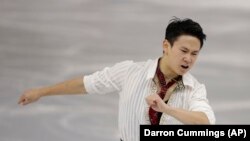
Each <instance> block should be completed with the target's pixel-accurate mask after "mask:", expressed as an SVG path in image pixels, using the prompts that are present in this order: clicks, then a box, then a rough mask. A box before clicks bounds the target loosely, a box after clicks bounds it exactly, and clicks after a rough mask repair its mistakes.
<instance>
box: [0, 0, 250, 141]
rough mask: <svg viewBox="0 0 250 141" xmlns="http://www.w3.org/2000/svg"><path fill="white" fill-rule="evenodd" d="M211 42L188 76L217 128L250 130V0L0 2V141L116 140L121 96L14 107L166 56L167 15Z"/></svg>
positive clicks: (52, 100) (58, 99) (52, 99)
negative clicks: (28, 97)
mask: <svg viewBox="0 0 250 141" xmlns="http://www.w3.org/2000/svg"><path fill="white" fill-rule="evenodd" d="M173 16H176V17H179V18H192V19H193V20H195V21H197V22H199V23H200V24H201V26H202V27H203V29H204V32H205V33H206V34H207V40H206V41H205V44H204V47H203V49H202V51H201V53H200V55H199V59H198V62H197V63H196V65H195V66H194V68H193V70H192V73H193V75H194V76H196V77H197V78H198V80H199V81H200V82H202V83H205V84H206V87H207V93H208V98H209V100H210V103H211V105H212V107H213V108H214V111H215V114H216V118H217V124H250V120H249V119H250V97H249V90H248V88H249V87H250V83H249V78H250V74H249V72H250V56H249V53H250V47H249V44H250V40H249V33H250V2H249V1H248V0H231V1H228V0H210V1H203V0H189V1H186V0H175V1H170V0H169V1H167V0H70V1H69V0H0V89H1V93H0V140H1V141H69V140H73V141H90V140H91V141H99V140H102V141H117V140H119V134H118V127H117V120H118V119H117V115H118V107H117V106H118V95H117V94H108V95H101V96H96V95H91V96H90V95H87V96H84V97H83V96H81V95H79V96H54V97H46V98H42V99H40V101H38V102H36V103H33V104H31V105H27V106H25V107H22V106H19V105H18V104H17V101H18V99H19V96H20V95H21V94H22V92H24V91H25V90H26V89H30V88H34V87H42V86H47V85H51V84H54V83H57V82H61V81H64V80H66V79H70V78H73V77H78V76H81V75H84V74H90V73H92V72H95V71H97V70H101V69H103V68H104V67H106V66H112V65H114V64H115V63H116V62H119V61H123V60H128V59H129V60H134V61H144V60H147V59H155V58H157V57H158V56H160V55H162V41H163V39H164V33H165V28H166V26H167V24H168V22H169V20H170V19H171V18H172V17H173Z"/></svg>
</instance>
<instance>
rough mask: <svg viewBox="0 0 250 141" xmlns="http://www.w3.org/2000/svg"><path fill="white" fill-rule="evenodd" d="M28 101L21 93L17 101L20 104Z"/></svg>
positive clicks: (25, 103)
mask: <svg viewBox="0 0 250 141" xmlns="http://www.w3.org/2000/svg"><path fill="white" fill-rule="evenodd" d="M28 103H29V99H28V98H27V97H26V96H25V95H22V96H21V97H20V99H19V101H18V104H20V105H27V104H28Z"/></svg>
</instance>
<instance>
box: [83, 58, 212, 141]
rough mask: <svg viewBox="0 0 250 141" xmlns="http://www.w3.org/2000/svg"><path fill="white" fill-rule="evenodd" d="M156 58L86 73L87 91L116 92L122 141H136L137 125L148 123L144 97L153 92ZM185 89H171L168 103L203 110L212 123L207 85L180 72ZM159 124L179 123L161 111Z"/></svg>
mask: <svg viewBox="0 0 250 141" xmlns="http://www.w3.org/2000/svg"><path fill="white" fill-rule="evenodd" d="M157 63H158V59H155V60H148V61H145V62H133V61H124V62H120V63H117V64H115V65H114V66H112V67H106V68H104V69H103V70H102V71H97V72H95V73H93V74H91V75H88V76H85V77H84V79H83V81H84V85H85V88H86V91H87V93H90V94H107V93H111V92H117V93H119V96H120V98H119V120H118V121H119V122H118V126H119V132H120V136H121V138H122V139H123V141H139V136H140V124H150V121H149V117H148V109H149V107H148V105H147V103H146V101H145V98H146V97H147V96H148V95H150V94H153V93H155V92H156V91H155V89H154V85H155V84H154V83H153V78H154V75H155V72H156V67H157ZM182 78H183V83H184V86H185V88H184V89H183V90H181V91H176V92H174V93H173V94H172V95H171V97H170V99H169V101H168V104H169V105H170V106H173V107H178V108H183V109H186V110H190V111H202V112H204V113H205V114H206V115H207V117H208V119H209V121H210V123H211V124H215V116H214V112H213V110H212V108H211V106H210V105H209V102H208V99H207V96H206V88H205V86H204V85H203V84H201V83H199V82H198V81H197V80H196V79H195V78H194V77H193V76H192V75H191V74H190V73H186V74H184V75H183V77H182ZM160 124H182V123H181V122H180V121H178V120H177V119H175V118H173V117H171V116H168V115H167V114H164V113H163V114H162V117H161V120H160Z"/></svg>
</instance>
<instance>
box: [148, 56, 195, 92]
mask: <svg viewBox="0 0 250 141" xmlns="http://www.w3.org/2000/svg"><path fill="white" fill-rule="evenodd" d="M158 59H159V58H157V59H155V60H153V62H152V63H151V64H150V66H149V69H148V74H147V80H148V79H153V78H154V76H155V72H156V68H157V65H158ZM182 81H183V84H184V86H190V87H192V88H194V80H193V79H192V76H191V74H190V73H189V72H187V73H185V74H184V75H183V76H182Z"/></svg>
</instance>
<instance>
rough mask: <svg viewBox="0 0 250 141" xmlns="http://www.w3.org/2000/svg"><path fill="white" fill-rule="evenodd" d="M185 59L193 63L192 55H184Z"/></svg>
mask: <svg viewBox="0 0 250 141" xmlns="http://www.w3.org/2000/svg"><path fill="white" fill-rule="evenodd" d="M183 60H184V61H185V62H186V63H191V62H192V56H191V55H189V54H187V55H185V56H184V58H183Z"/></svg>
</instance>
